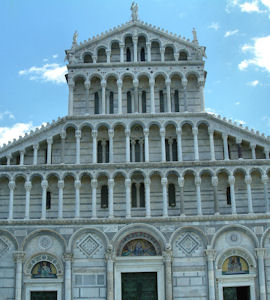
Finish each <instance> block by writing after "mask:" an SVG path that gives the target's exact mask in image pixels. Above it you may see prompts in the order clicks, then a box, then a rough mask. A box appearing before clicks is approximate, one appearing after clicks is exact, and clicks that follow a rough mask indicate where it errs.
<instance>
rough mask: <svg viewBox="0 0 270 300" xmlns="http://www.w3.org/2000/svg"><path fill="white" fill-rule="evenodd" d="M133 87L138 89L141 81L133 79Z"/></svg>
mask: <svg viewBox="0 0 270 300" xmlns="http://www.w3.org/2000/svg"><path fill="white" fill-rule="evenodd" d="M133 86H134V88H138V86H139V80H138V79H133Z"/></svg>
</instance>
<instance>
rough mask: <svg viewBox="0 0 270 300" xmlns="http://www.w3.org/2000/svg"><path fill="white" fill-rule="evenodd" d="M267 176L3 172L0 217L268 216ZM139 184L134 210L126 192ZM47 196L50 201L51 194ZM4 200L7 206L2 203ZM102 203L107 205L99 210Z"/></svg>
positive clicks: (224, 171) (252, 172) (244, 172)
mask: <svg viewBox="0 0 270 300" xmlns="http://www.w3.org/2000/svg"><path fill="white" fill-rule="evenodd" d="M269 171H270V168H268V169H267V170H266V169H264V168H261V167H253V168H252V167H248V168H243V167H241V166H235V167H234V168H225V167H220V168H218V169H216V168H202V169H197V170H196V169H192V168H187V169H182V170H181V169H166V170H165V171H164V170H163V171H162V170H155V169H154V170H140V169H135V170H134V169H132V170H129V172H128V171H127V170H117V171H115V170H114V172H112V173H110V172H108V171H107V170H106V169H105V170H99V171H81V172H76V171H71V170H70V171H65V172H59V171H51V172H45V173H44V172H42V171H38V170H35V171H33V172H31V173H30V174H24V173H21V172H6V173H2V174H1V177H0V179H1V181H0V185H1V190H2V193H1V197H2V198H3V199H2V201H1V202H2V203H3V207H6V208H8V210H6V212H5V213H3V210H2V218H4V215H5V214H6V216H5V217H6V218H8V219H10V220H12V219H13V218H14V214H17V212H16V210H15V212H14V208H16V209H19V206H20V207H21V208H20V209H19V211H20V213H19V214H17V215H19V216H20V217H18V216H17V218H23V217H24V219H26V220H28V219H29V218H30V211H31V209H32V213H33V214H34V218H35V219H36V218H41V219H46V215H47V214H49V215H50V218H51V217H52V215H53V216H54V218H59V219H62V218H63V217H67V215H68V216H69V217H71V216H72V217H75V218H81V217H82V212H83V217H84V218H89V217H92V218H93V219H95V218H97V217H98V215H99V217H101V218H104V217H109V218H114V217H122V218H123V217H126V218H130V217H134V216H135V217H138V216H139V217H144V216H145V217H151V216H155V217H157V216H163V217H168V216H178V215H179V216H180V215H186V214H187V215H199V216H200V215H211V214H220V213H221V214H233V215H236V214H237V213H240V214H243V213H244V214H245V213H249V214H253V213H269V212H270V210H269V189H268V181H269ZM140 182H142V183H143V184H144V189H143V196H142V195H140V197H143V201H142V202H141V203H143V204H142V206H141V207H139V208H138V207H137V205H135V206H134V207H132V203H133V201H132V200H131V199H133V196H134V195H133V192H132V191H131V187H132V184H133V183H135V184H138V183H140ZM235 183H237V184H235ZM170 185H173V186H174V188H173V194H172V193H171V192H170V191H168V187H169V186H170ZM103 186H106V189H107V192H106V194H105V196H102V191H101V190H102V187H103ZM65 188H66V189H65ZM228 189H229V195H228ZM48 191H50V193H52V194H53V199H54V209H53V213H51V212H50V209H51V203H49V206H50V207H49V208H48V202H47V201H48V193H47V192H48ZM31 193H32V194H31ZM80 193H82V195H81V194H80ZM31 195H33V203H32V204H31ZM49 197H50V199H49V201H51V195H50V196H49ZM102 197H105V199H102ZM135 197H136V196H135ZM8 198H9V205H7V203H6V202H7V199H8ZM23 199H24V204H22V203H23ZM102 201H105V203H107V204H106V205H105V207H103V206H102ZM135 201H136V200H135ZM15 202H16V203H15ZM65 205H68V208H67V207H66V209H68V211H69V213H68V214H67V211H66V212H65V214H66V216H64V210H65V209H63V207H65ZM46 206H47V208H46ZM99 206H100V207H99ZM220 207H221V208H220ZM22 208H24V216H23V217H22V215H21V213H22ZM90 208H91V209H90ZM39 210H40V211H39Z"/></svg>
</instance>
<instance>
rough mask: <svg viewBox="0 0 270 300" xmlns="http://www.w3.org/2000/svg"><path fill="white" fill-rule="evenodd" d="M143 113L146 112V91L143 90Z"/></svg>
mask: <svg viewBox="0 0 270 300" xmlns="http://www.w3.org/2000/svg"><path fill="white" fill-rule="evenodd" d="M142 113H146V91H142Z"/></svg>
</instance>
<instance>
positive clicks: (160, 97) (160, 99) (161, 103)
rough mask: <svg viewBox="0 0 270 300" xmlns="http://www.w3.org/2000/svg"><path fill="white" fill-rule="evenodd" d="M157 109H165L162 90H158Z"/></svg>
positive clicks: (162, 110) (161, 110)
mask: <svg viewBox="0 0 270 300" xmlns="http://www.w3.org/2000/svg"><path fill="white" fill-rule="evenodd" d="M159 109H160V112H164V111H165V103H164V95H163V91H159Z"/></svg>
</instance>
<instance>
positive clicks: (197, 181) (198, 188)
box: [195, 176, 202, 216]
mask: <svg viewBox="0 0 270 300" xmlns="http://www.w3.org/2000/svg"><path fill="white" fill-rule="evenodd" d="M201 182H202V180H201V177H200V176H196V177H195V186H196V195H197V214H198V215H199V216H200V215H202V200H201Z"/></svg>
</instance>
